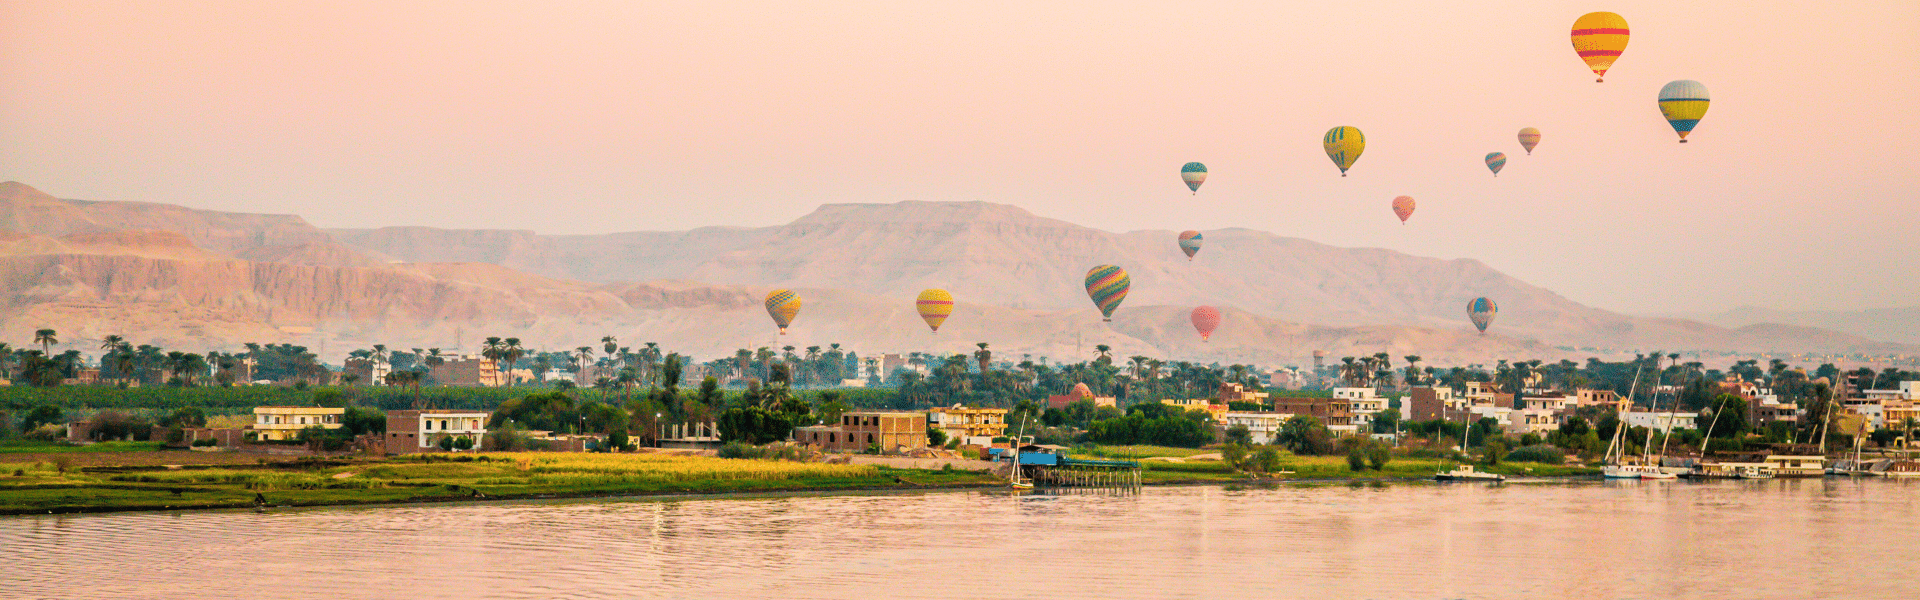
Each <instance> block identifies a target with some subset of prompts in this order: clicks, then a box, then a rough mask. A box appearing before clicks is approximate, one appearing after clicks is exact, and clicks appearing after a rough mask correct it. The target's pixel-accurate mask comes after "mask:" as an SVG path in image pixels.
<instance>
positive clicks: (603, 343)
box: [600, 335, 620, 357]
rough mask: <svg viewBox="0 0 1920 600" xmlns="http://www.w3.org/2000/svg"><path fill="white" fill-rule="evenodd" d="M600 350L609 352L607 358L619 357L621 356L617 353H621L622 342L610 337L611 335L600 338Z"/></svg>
mask: <svg viewBox="0 0 1920 600" xmlns="http://www.w3.org/2000/svg"><path fill="white" fill-rule="evenodd" d="M600 349H601V350H605V351H606V352H607V356H610V357H614V356H619V354H617V353H618V352H619V351H620V340H618V339H615V338H614V337H613V336H610V335H609V336H606V337H602V338H600Z"/></svg>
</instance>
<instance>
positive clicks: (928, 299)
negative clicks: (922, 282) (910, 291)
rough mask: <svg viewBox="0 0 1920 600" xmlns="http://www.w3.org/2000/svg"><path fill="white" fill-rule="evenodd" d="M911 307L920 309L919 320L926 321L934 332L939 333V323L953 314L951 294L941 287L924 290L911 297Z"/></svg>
mask: <svg viewBox="0 0 1920 600" xmlns="http://www.w3.org/2000/svg"><path fill="white" fill-rule="evenodd" d="M913 307H914V308H916V309H919V310H920V320H922V321H926V322H927V326H928V327H932V328H933V332H934V333H940V324H941V323H945V322H947V317H950V316H953V294H949V293H947V291H946V290H942V289H930V290H925V291H922V292H920V297H919V298H915V299H913Z"/></svg>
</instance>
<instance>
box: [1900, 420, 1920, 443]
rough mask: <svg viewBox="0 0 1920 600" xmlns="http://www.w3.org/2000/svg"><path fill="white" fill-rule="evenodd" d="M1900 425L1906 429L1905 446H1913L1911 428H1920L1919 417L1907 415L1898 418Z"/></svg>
mask: <svg viewBox="0 0 1920 600" xmlns="http://www.w3.org/2000/svg"><path fill="white" fill-rule="evenodd" d="M1900 426H1901V427H1903V428H1906V430H1907V448H1909V449H1911V448H1913V430H1914V429H1920V419H1915V418H1913V417H1907V418H1905V419H1901V420H1900Z"/></svg>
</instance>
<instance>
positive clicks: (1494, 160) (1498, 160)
mask: <svg viewBox="0 0 1920 600" xmlns="http://www.w3.org/2000/svg"><path fill="white" fill-rule="evenodd" d="M1504 166H1507V153H1505V152H1488V153H1487V168H1489V169H1493V176H1494V177H1499V176H1500V167H1504Z"/></svg>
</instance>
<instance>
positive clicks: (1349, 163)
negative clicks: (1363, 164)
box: [1320, 125, 1367, 177]
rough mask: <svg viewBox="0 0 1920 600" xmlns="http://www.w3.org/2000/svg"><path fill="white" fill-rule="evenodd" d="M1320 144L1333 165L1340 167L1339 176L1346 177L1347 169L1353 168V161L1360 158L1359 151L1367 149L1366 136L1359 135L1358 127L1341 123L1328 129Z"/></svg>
mask: <svg viewBox="0 0 1920 600" xmlns="http://www.w3.org/2000/svg"><path fill="white" fill-rule="evenodd" d="M1320 145H1321V146H1322V147H1325V148H1326V149H1327V158H1330V159H1333V166H1336V167H1340V176H1341V177H1346V176H1347V169H1350V168H1353V161H1356V160H1360V153H1361V152H1362V151H1365V150H1366V149H1367V136H1365V135H1361V134H1360V129H1359V128H1358V127H1347V126H1344V125H1343V126H1340V127H1335V128H1333V129H1328V130H1327V137H1326V138H1324V139H1322V140H1320Z"/></svg>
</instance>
